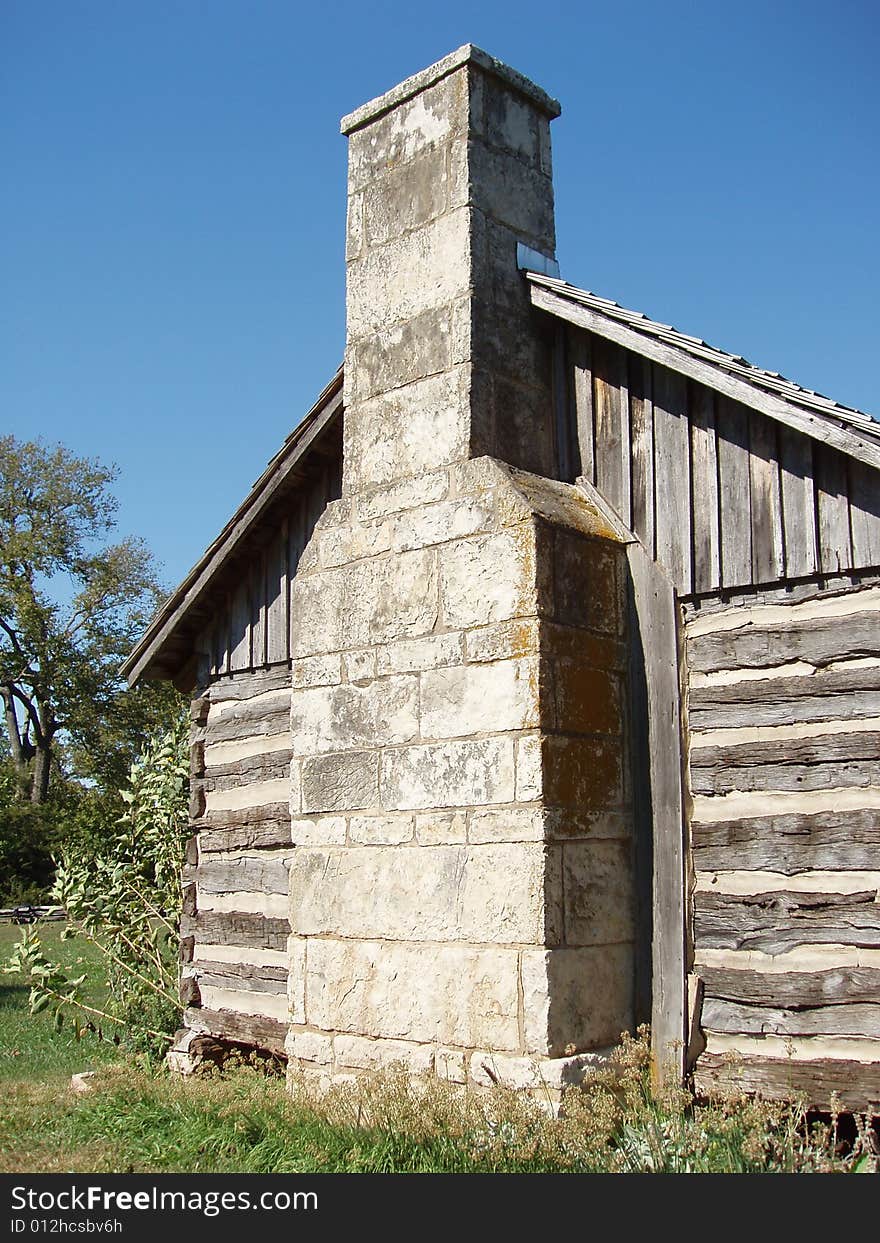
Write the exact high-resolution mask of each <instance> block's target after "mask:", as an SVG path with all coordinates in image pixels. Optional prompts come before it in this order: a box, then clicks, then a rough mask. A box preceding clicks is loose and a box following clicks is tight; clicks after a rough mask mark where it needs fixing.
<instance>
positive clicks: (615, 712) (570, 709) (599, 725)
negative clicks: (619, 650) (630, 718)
mask: <svg viewBox="0 0 880 1243" xmlns="http://www.w3.org/2000/svg"><path fill="white" fill-rule="evenodd" d="M552 680H553V690H554V701H555V706H556V728H557V729H558V730H560V731H561V732H562V733H565V734H622V733H623V729H624V720H623V710H622V695H621V691H620V680H619V677H618V676H617V675H616V674H614V673H611V672H608V671H606V670H604V669H591V668H590V667H589V666H586V665H584V664H582V663H581V662H580V661H578V662H574V661H561V662H558V663H557V664H556V665H555V666H554V669H553V679H552Z"/></svg>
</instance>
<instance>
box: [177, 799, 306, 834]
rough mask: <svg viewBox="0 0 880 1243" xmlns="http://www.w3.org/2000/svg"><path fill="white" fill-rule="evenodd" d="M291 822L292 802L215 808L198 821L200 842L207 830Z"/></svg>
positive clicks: (245, 827)
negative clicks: (285, 820)
mask: <svg viewBox="0 0 880 1243" xmlns="http://www.w3.org/2000/svg"><path fill="white" fill-rule="evenodd" d="M285 818H286V819H287V823H288V825H289V824H290V802H289V800H288V801H287V802H284V803H261V804H260V806H259V807H232V808H215V809H214V810H213V811H209V812H206V813H205V814H204V816H202V818H201V820H199V823H198V829H199V842H201V839H202V835H203V834H204V833H205V831H206V830H209V829H213V830H217V831H219V830H221V829H250V828H253V827H255V826H256V825H259V824H268V823H270V822H272V823H280V822H283V821H284V819H285Z"/></svg>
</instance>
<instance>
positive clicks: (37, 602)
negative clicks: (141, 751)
mask: <svg viewBox="0 0 880 1243" xmlns="http://www.w3.org/2000/svg"><path fill="white" fill-rule="evenodd" d="M117 473H118V472H117V470H116V468H115V467H111V466H105V465H103V464H102V463H100V462H98V461H96V460H93V459H89V458H79V457H76V456H74V454H72V453H71V452H70V451H69V450H67V449H66V448H65V447H64V446H63V445H60V444H59V445H51V446H50V445H45V444H43V443H42V442H39V441H19V440H16V439H15V437H13V436H4V437H2V438H0V697H2V700H3V709H4V712H3V717H4V723H5V728H6V735H7V738H8V743H9V755H10V758H11V760H12V763H13V765H14V770H15V773H16V777H17V783H18V797H19V798H20V799H29V800H30V801H31V802H32V803H34V804H43V803H45V802H46V800H47V798H48V795H49V789H50V782H51V781H52V780H53V773H55V774H58V773H59V772H60V771H61V769H60V768H59V758H60V756H61V754H62V752H64V753H65V754H66V756H67V757H68V760H69V761H70V762H72V764H73V766H74V769H77V768H78V775H81V776H84V777H87V778H91V779H93V780H97V781H101V782H104V781H106V782H112V783H116V782H118V778H119V776H120V775H121V773H122V772H124V771H125V770H126V769H127V768H128V765H129V763H130V762H131V758H132V755H133V754H135V753H136V751H137V747H138V745H139V743H140V741H141V740H142V738H143V734H144V732H148V728H149V724H155V722H156V718H157V715H160V714H161V712H157V708H158V709H162V708H163V707H164V708H166V709H171V710H172V711H173V708H172V700H173V698H174V695H173V692H171V691H159V690H155V689H154V690H152V691H147V692H142V693H141V694H140V697H138V694H137V693H134V694H133V693H132V692H127V697H126V699H125V700H124V710H123V711H121V712H118V711H115V707H116V705H117V704H118V702H119V698H118V697H119V695H120V693H121V691H122V685H121V682H120V678H119V665H120V662H121V660H122V658H123V657H124V656H125V655H126V654H127V653H128V651H130V649H131V647H132V645H133V643H134V641H135V638H136V637H137V635H138V634H139V633H140V632H141V631H142V630H143V628H144V626H145V625H146V622H147V620H148V618H149V617H150V615H151V614H152V612H153V611H154V609H155V608H156V606H157V604H158V602H159V600H160V599H161V594H162V593H161V589H160V587H159V584H158V582H157V579H156V575H155V571H154V568H153V563H152V558H151V555H150V553H149V551H148V550H147V548H146V546H145V545H144V543H143V541H141V540H138V539H133V538H127V539H123V540H121V541H119V542H118V543H111V542H109V537H110V533H111V532H112V531H113V528H114V526H115V512H116V508H117V502H116V500H115V498H114V497H113V495H112V493H111V492H110V490H109V485H110V484H111V483H112V482H113V480H114V479H115V478H116V476H117ZM166 700H167V703H166V702H165V701H166ZM160 701H161V702H160ZM169 715H170V714H169ZM166 719H168V717H166ZM123 722H124V728H123V727H122V723H123ZM59 735H61V738H60V739H59Z"/></svg>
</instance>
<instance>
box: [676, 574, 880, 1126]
mask: <svg viewBox="0 0 880 1243" xmlns="http://www.w3.org/2000/svg"><path fill="white" fill-rule="evenodd" d="M875 581H876V580H875ZM797 597H798V598H796V599H795V600H794V601H792V599H791V594H790V593H788V592H784V591H782V592H781V591H779V590H776V591H764V592H761V593H760V594H758V595H753V596H751V597H749V598H747V599H745V600H742V601H738V602H737V603H736V604H734V605H733V606H731V602H730V601H728V602H727V603H726V606H725V604H724V602H722V601H719V602H717V604H716V606H715V607H714V608H710V609H708V610H706V609H705V608H704V609H703V610H697V609H695V608H693V607H692V606H691V607H687V608H686V610H685V613H686V619H687V620H686V626H685V633H686V663H687V670H688V695H687V715H688V721H689V763H688V772H689V787H690V795H691V800H692V811H691V815H690V844H691V850H692V860H693V953H694V965H693V971H694V973H695V974H696V975H697V976H698V977H699V979H700V980H701V981H702V987H703V992H704V997H703V1004H702V1013H701V1016H700V1024H701V1027H702V1029H703V1033H704V1038H705V1041H706V1047H705V1051H704V1052H703V1053H702V1054H701V1056H700V1057H699V1058H698V1060H697V1062H696V1066H695V1072H694V1073H695V1081H696V1084H697V1087H698V1088H699V1089H700V1090H702V1091H711V1090H713V1089H716V1088H719V1087H727V1088H731V1087H732V1088H734V1089H740V1090H743V1089H745V1090H750V1091H759V1092H761V1093H762V1094H764V1095H768V1096H776V1097H779V1096H786V1095H789V1096H790V1095H791V1094H792V1091H793V1090H799V1091H803V1092H804V1093H806V1095H807V1096H808V1097H809V1099H810V1100H811V1101H812V1102H814V1103H816V1104H820V1105H827V1104H828V1103H829V1102H830V1098H831V1093H832V1092H837V1093H838V1095H839V1096H840V1098H841V1100H842V1102H843V1104H844V1105H845V1106H848V1107H850V1108H853V1109H864V1108H866V1107H867V1106H869V1105H872V1106H874V1107H875V1108H876V1106H877V1104H878V1102H880V905H878V889H880V587H878V586H876V585H871V584H870V583H869V582H867V581H866V582H864V583H862V584H860V585H859V586H852V585H849V584H847V585H846V586H844V585H843V584H841V583H836V584H834V583H832V584H829V585H827V586H826V589H825V590H824V591H822V590H819V589H818V588H817V587H813V588H812V591H810V589H808V588H807V587H806V586H804V587H803V588H802V589H801V591H800V592H798V593H797Z"/></svg>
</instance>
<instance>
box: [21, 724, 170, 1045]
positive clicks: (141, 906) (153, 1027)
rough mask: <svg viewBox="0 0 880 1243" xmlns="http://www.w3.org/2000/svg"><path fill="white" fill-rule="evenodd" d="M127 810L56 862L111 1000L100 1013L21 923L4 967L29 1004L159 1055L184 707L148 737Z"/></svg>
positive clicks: (74, 920) (166, 1003) (76, 924)
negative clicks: (97, 849) (23, 985)
mask: <svg viewBox="0 0 880 1243" xmlns="http://www.w3.org/2000/svg"><path fill="white" fill-rule="evenodd" d="M122 799H123V802H124V804H125V813H124V815H123V816H122V817H121V818H120V821H119V823H118V825H117V832H116V835H115V837H114V838H113V839H112V840H110V841H109V842H108V843H107V847H106V849H105V851H104V852H103V853H102V854H99V855H95V854H94V853H93V851H92V850H90V849H89V848H88V847H86V846H83V845H80V846H79V847H78V848H74V849H70V850H68V851H67V853H66V854H65V855H64V857H63V858H62V859H61V860H60V862H59V865H58V869H57V873H56V879H55V887H54V889H53V891H52V897H53V900H54V901H55V902H57V903H58V904H59V905H60V906H63V907H64V908H65V909H66V911H67V914H68V917H69V920H70V922H69V924H68V926H67V928H66V929H65V931H64V933H63V936H64V938H65V939H68V938H70V937H75V936H81V937H86V938H87V939H88V940H89V941H91V942H92V943H93V944H95V945H97V946H98V948H99V949H100V950H101V952H102V953H103V955H104V957H105V960H106V964H107V983H108V987H109V1000H108V1002H107V1004H106V1008H105V1009H102V1010H98V1009H96V1008H94V1007H92V1006H89V1005H87V1004H86V1003H85V1002H84V1000H83V998H82V995H81V992H80V986H81V984H82V982H83V981H82V979H81V978H72V977H70V976H68V975H67V974H66V973H65V972H64V970H63V969H62V968H61V967H60V966H59V964H58V963H56V962H53V961H52V960H51V959H50V958H49V957H48V956H47V954H46V952H45V950H44V947H43V945H42V943H41V941H40V937H39V932H38V931H36V930H35V929H34V928H27V929H25V931H24V932H23V934H22V938H21V941H20V942H19V944H18V945H17V947H16V949H15V952H14V954H13V956H12V958H11V959H10V962H9V964H8V965H7V967H6V968H4V970H6V971H7V972H12V971H14V972H18V973H22V974H25V975H26V976H28V977H29V978H30V981H31V1010H32V1012H33V1013H38V1012H40V1011H42V1010H48V1011H50V1012H51V1013H52V1014H53V1016H54V1018H55V1022H56V1023H57V1024H59V1025H60V1024H61V1022H62V1021H63V1019H64V1017H65V1016H66V1015H69V1016H70V1017H71V1018H72V1020H73V1022H74V1024H75V1026H76V1028H77V1030H80V1029H81V1028H82V1027H83V1026H85V1025H90V1026H91V1027H94V1028H97V1029H98V1030H99V1031H100V1032H101V1033H102V1034H108V1033H109V1032H116V1033H117V1038H119V1039H122V1041H123V1042H124V1043H127V1044H130V1045H132V1046H134V1047H137V1048H146V1049H148V1050H149V1051H151V1052H153V1053H164V1052H165V1049H166V1047H167V1045H168V1042H169V1040H170V1037H171V1036H172V1035H173V1032H174V1030H175V1028H176V1027H177V1026H178V1025H179V1019H180V1009H181V1008H180V1001H179V997H178V986H179V963H178V939H179V920H180V908H181V865H182V862H183V853H184V845H185V842H186V838H187V835H188V807H189V724H188V721H187V719H186V716H185V714H184V713H180V714H179V715H178V719H177V721H176V722H175V724H174V725H173V727H172V728H171V729H169V730H168V731H167V732H166V733H164V734H162V735H160V736H158V737H156V738H155V739H153V740H152V741H150V742H149V743H148V744H147V746H146V747H145V749H144V751H143V754H142V756H141V757H140V759H139V760H137V761H136V762H135V763H134V764H133V765H132V767H131V772H130V775H129V779H128V782H127V783H126V786H125V788H124V789H123V790H122Z"/></svg>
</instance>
